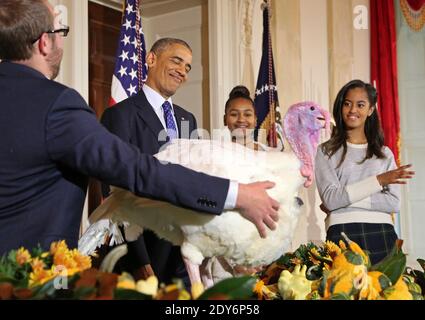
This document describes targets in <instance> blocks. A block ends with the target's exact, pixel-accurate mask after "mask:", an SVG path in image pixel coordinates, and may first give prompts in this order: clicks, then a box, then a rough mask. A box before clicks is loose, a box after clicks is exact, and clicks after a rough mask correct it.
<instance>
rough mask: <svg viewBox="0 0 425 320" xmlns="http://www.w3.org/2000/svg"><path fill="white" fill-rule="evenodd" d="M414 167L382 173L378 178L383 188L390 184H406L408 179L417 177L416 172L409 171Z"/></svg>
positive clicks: (404, 167)
mask: <svg viewBox="0 0 425 320" xmlns="http://www.w3.org/2000/svg"><path fill="white" fill-rule="evenodd" d="M411 167H412V165H411V164H408V165H405V166H400V167H398V168H397V169H394V170H390V171H387V172H384V173H381V174H379V175H377V176H376V178H377V179H378V181H379V184H380V185H381V186H386V185H389V184H406V183H407V181H406V179H411V178H413V176H414V175H415V171H410V170H408V169H409V168H411Z"/></svg>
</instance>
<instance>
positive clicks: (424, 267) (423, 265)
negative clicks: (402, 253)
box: [416, 259, 425, 271]
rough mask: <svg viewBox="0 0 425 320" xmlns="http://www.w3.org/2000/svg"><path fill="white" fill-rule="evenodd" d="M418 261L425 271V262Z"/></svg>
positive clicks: (422, 260)
mask: <svg viewBox="0 0 425 320" xmlns="http://www.w3.org/2000/svg"><path fill="white" fill-rule="evenodd" d="M416 261H417V262H418V263H419V264H420V265H421V267H422V269H424V271H425V260H424V259H416Z"/></svg>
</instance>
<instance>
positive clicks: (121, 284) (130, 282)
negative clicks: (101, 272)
mask: <svg viewBox="0 0 425 320" xmlns="http://www.w3.org/2000/svg"><path fill="white" fill-rule="evenodd" d="M117 288H121V289H129V290H136V282H134V278H133V277H132V276H131V274H129V273H127V272H123V273H122V274H121V275H120V276H119V277H118V283H117Z"/></svg>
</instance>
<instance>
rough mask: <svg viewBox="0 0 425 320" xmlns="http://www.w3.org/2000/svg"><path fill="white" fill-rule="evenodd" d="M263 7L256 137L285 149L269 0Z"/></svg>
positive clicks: (256, 107)
mask: <svg viewBox="0 0 425 320" xmlns="http://www.w3.org/2000/svg"><path fill="white" fill-rule="evenodd" d="M262 9H263V52H262V57H261V64H260V70H259V72H258V79H257V87H256V90H255V99H254V103H255V110H256V113H257V128H256V139H257V141H259V142H261V143H267V145H268V146H269V147H273V148H276V147H278V148H280V149H283V130H282V125H281V115H280V108H279V101H278V97H277V87H276V76H275V73H274V64H273V52H272V39H271V34H270V22H269V21H270V13H269V10H270V7H269V4H268V3H267V1H265V3H263V4H262Z"/></svg>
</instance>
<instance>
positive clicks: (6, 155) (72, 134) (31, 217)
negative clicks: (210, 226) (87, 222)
mask: <svg viewBox="0 0 425 320" xmlns="http://www.w3.org/2000/svg"><path fill="white" fill-rule="evenodd" d="M0 132H1V134H0V255H1V254H3V253H5V252H7V251H8V250H11V249H16V248H18V247H19V246H25V247H28V248H32V247H34V246H36V245H37V244H38V243H39V244H41V246H42V247H43V248H48V247H49V245H50V243H51V242H52V241H55V240H59V239H65V240H67V242H68V244H69V245H70V246H71V247H76V246H77V241H78V233H79V227H80V221H81V216H82V210H83V205H84V200H85V195H86V189H87V180H88V176H93V177H95V178H97V179H99V180H101V181H103V182H105V183H107V184H110V185H115V186H118V187H121V188H126V189H129V190H130V191H132V192H135V193H136V194H138V195H141V196H146V197H150V198H155V199H161V200H166V201H169V202H171V203H173V204H176V205H180V206H184V207H189V208H193V209H195V210H200V211H205V212H210V213H213V214H219V213H220V212H221V211H222V210H223V207H224V201H225V198H226V195H227V191H228V187H229V180H226V179H220V178H216V177H211V176H208V175H205V174H202V173H196V172H194V171H191V170H188V169H186V168H184V167H181V166H178V165H172V164H166V165H163V164H161V163H160V162H159V161H157V160H156V159H155V158H153V157H152V156H149V155H146V154H142V153H140V152H139V151H138V150H137V148H136V147H134V146H131V145H129V144H127V143H125V142H123V141H122V140H120V139H119V138H118V137H117V136H115V135H113V134H111V133H110V132H108V130H106V129H105V128H104V127H103V126H102V125H101V124H99V123H98V121H97V119H96V117H95V115H94V112H93V111H92V110H91V109H90V108H89V107H88V106H87V104H86V103H85V101H84V100H83V99H82V97H81V96H80V95H79V94H78V93H77V92H76V91H75V90H73V89H70V88H67V87H66V86H63V85H61V84H59V83H57V82H54V81H51V80H48V79H47V78H46V77H45V76H44V75H42V74H41V73H39V72H38V71H36V70H34V69H32V68H29V67H26V66H23V65H19V64H15V63H10V62H2V63H0ZM182 182H183V184H182Z"/></svg>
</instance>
